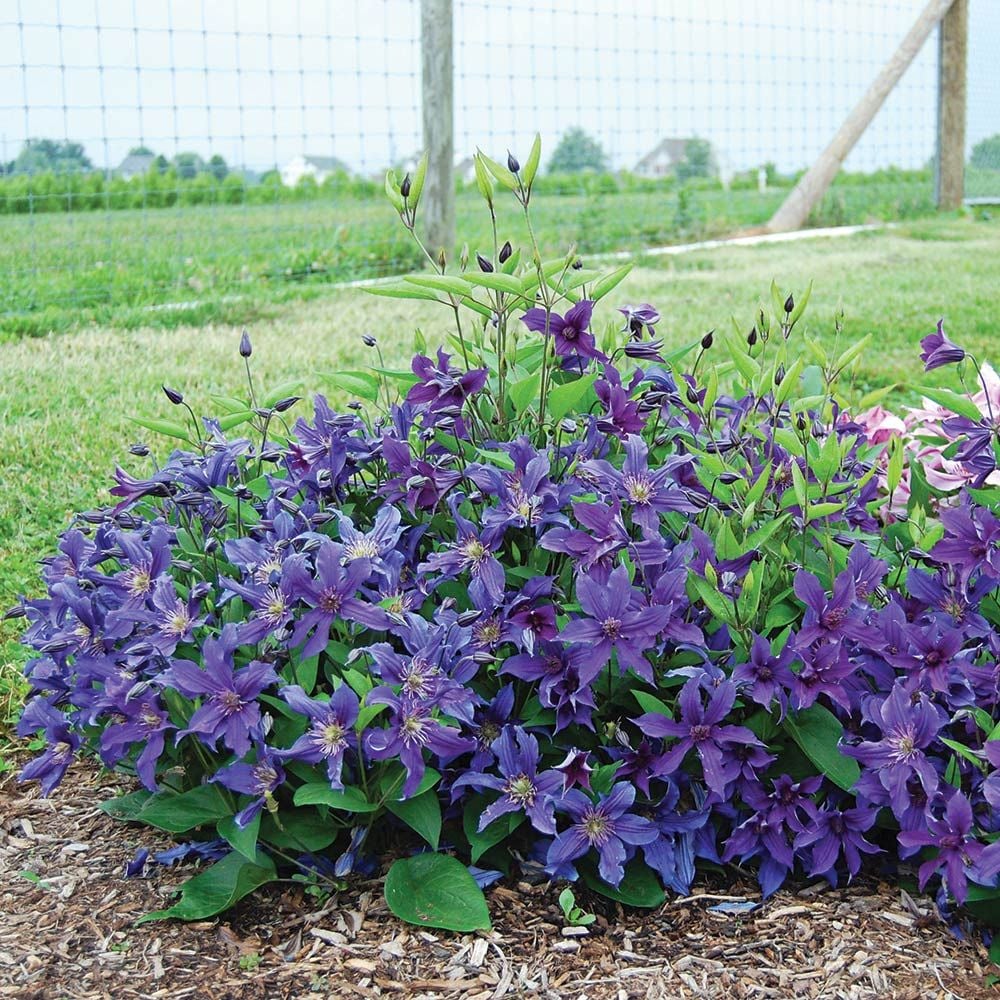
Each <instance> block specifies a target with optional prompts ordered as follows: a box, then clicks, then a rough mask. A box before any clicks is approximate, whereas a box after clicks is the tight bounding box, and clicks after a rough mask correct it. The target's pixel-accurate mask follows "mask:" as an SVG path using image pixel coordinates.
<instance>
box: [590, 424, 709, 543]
mask: <svg viewBox="0 0 1000 1000" xmlns="http://www.w3.org/2000/svg"><path fill="white" fill-rule="evenodd" d="M690 462H691V459H690V457H689V456H688V455H675V456H673V457H672V458H668V459H667V460H666V461H665V462H664V463H663V465H661V466H660V467H659V468H658V469H655V470H653V469H650V467H649V447H648V445H647V444H646V442H645V441H644V440H643V439H642V438H641V437H640V436H639V435H638V434H629V435H628V437H627V438H626V439H625V461H624V463H623V464H622V468H621V471H619V470H618V469H616V468H614V466H612V465H611V464H610V463H608V462H605V461H602V460H597V461H591V462H584V463H583V464H582V465H581V467H580V473H581V474H582V475H586V476H588V477H593V478H594V479H596V480H597V481H598V482H599V483H600V484H601V486H602V487H604V489H605V491H606V492H607V493H609V494H611V495H613V496H614V497H616V498H617V499H619V500H621V502H622V503H623V504H625V505H626V506H627V508H628V509H629V511H631V514H632V520H633V522H635V523H636V524H639V525H641V526H642V527H643V528H645V529H646V530H647V531H649V532H651V533H652V532H658V531H659V530H660V515H661V514H667V513H670V512H672V511H683V512H685V513H693V512H695V511H697V509H698V508H697V507H696V506H695V505H694V504H693V503H691V501H690V500H689V499H688V498H687V495H686V494H685V493H684V492H683V490H680V489H677V488H676V487H675V486H673V485H671V483H672V480H673V478H674V473H675V472H676V471H677V470H678V469H681V468H683V467H684V466H686V465H689V464H690Z"/></svg>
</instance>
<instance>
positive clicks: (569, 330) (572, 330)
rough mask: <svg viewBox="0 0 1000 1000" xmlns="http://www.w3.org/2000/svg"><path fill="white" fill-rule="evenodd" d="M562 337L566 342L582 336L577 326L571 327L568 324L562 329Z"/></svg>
mask: <svg viewBox="0 0 1000 1000" xmlns="http://www.w3.org/2000/svg"><path fill="white" fill-rule="evenodd" d="M562 335H563V339H564V340H576V338H577V337H578V336H579V335H580V331H579V330H577V328H576V327H575V326H570V324H569V323H567V324H566V325H565V326H564V327H563V328H562Z"/></svg>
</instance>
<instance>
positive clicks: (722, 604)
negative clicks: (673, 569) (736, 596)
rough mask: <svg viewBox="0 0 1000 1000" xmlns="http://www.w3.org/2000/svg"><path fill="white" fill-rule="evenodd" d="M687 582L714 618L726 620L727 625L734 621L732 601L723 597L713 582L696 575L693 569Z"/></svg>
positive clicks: (734, 613) (734, 612) (734, 614)
mask: <svg viewBox="0 0 1000 1000" xmlns="http://www.w3.org/2000/svg"><path fill="white" fill-rule="evenodd" d="M688 582H689V583H690V584H691V586H692V587H694V589H695V592H696V593H697V595H698V597H700V598H701V601H702V603H703V604H704V605H705V607H707V608H708V610H709V611H711V612H712V614H713V615H715V617H716V618H718V619H719V620H720V621H724V622H726V624H728V625H733V624H735V623H736V609H735V608H734V607H733V604H732V602H731V601H730V600H729V598H727V597H723V596H722V594H720V593H719V591H718V590H717V589H716V587H715V586H714V585H713V584H711V583H709V582H708V580H706V579H704V578H703V577H700V576H698V575H697V574H696V573H695V572H694V571H692V572H691V573H690V575H689V576H688Z"/></svg>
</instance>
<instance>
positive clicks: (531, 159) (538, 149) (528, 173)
mask: <svg viewBox="0 0 1000 1000" xmlns="http://www.w3.org/2000/svg"><path fill="white" fill-rule="evenodd" d="M541 158H542V137H541V135H540V134H539V133H538V132H536V133H535V139H534V141H533V142H532V144H531V150H530V152H529V153H528V159H527V160H526V161H525V164H524V166H523V167H522V168H521V180H523V181H524V186H525V187H529V188H530V187H531V182H532V181H533V180H534V179H535V174H537V173H538V164H539V162H540V161H541Z"/></svg>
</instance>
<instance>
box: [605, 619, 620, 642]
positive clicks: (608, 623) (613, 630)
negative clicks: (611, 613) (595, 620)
mask: <svg viewBox="0 0 1000 1000" xmlns="http://www.w3.org/2000/svg"><path fill="white" fill-rule="evenodd" d="M601 631H602V632H603V633H604V635H605V637H606V638H608V639H611V641H612V642H613V641H614V640H615V639H617V638H619V637H620V636H621V634H622V622H621V619H620V618H605V619H604V621H602V622H601Z"/></svg>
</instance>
